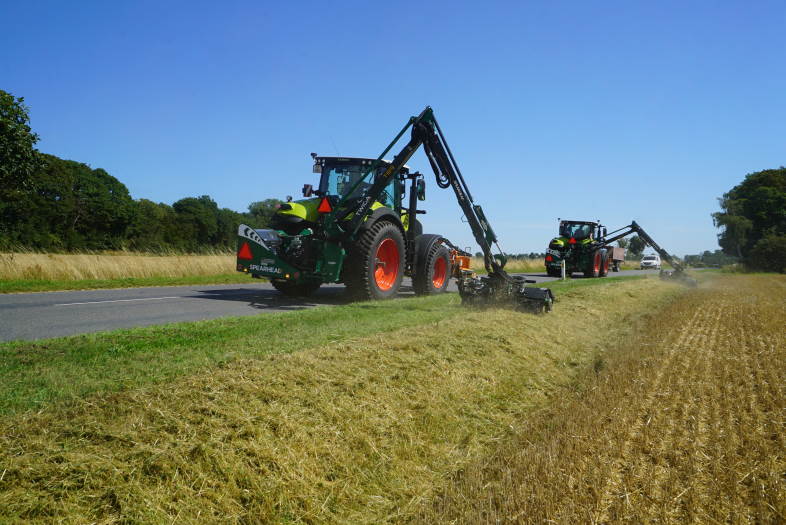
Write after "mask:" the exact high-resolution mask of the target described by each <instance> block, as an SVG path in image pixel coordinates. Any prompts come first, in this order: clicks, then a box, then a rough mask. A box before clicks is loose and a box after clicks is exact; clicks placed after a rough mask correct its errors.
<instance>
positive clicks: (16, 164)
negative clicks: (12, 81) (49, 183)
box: [0, 90, 41, 190]
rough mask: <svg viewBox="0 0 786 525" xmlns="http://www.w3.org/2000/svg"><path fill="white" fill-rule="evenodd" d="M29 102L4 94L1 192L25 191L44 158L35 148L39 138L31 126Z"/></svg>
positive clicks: (1, 106) (0, 124) (0, 131)
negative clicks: (3, 190) (26, 104)
mask: <svg viewBox="0 0 786 525" xmlns="http://www.w3.org/2000/svg"><path fill="white" fill-rule="evenodd" d="M24 101H25V99H24V98H22V97H19V98H16V97H14V96H13V95H12V94H10V93H8V92H6V91H3V90H0V188H3V189H6V190H7V189H9V188H13V189H17V190H18V189H22V188H26V187H29V186H30V185H31V184H32V182H33V174H34V173H35V172H36V171H37V170H38V169H39V168H40V167H41V158H40V156H39V154H38V151H37V150H36V149H35V148H33V146H34V145H35V143H36V142H38V135H36V134H35V133H33V131H32V130H31V128H30V125H29V124H28V122H29V120H30V117H29V116H28V108H27V106H25V104H24Z"/></svg>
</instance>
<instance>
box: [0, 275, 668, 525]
mask: <svg viewBox="0 0 786 525" xmlns="http://www.w3.org/2000/svg"><path fill="white" fill-rule="evenodd" d="M678 293H682V291H681V289H680V288H678V287H675V286H674V285H670V284H667V283H661V282H659V281H657V280H654V279H648V280H636V281H627V282H621V283H617V284H616V285H615V286H596V287H582V288H576V289H573V290H571V291H569V292H565V293H563V294H562V295H561V297H560V302H559V304H558V308H556V309H555V312H554V313H553V314H552V315H549V316H541V317H536V316H532V315H526V314H520V313H516V312H513V311H510V310H488V311H472V310H467V311H466V313H463V315H462V316H460V317H451V318H450V319H446V320H443V321H439V322H435V323H430V324H428V325H424V326H420V327H417V328H413V327H411V328H408V329H402V330H398V331H395V332H388V333H384V334H368V335H367V336H365V337H362V338H354V339H350V340H337V341H335V342H334V343H332V344H325V345H322V346H320V347H319V348H308V341H306V340H304V341H303V346H304V349H303V350H302V351H300V352H296V353H293V354H287V355H271V356H269V357H266V358H261V359H259V360H239V361H234V362H231V363H229V364H225V365H223V366H220V367H215V368H212V369H210V370H208V371H205V372H200V373H198V374H195V375H193V376H191V377H185V378H181V379H178V380H176V381H173V382H171V383H169V384H165V385H156V386H149V387H145V388H141V389H137V390H133V391H128V392H124V393H115V394H102V395H96V396H93V397H90V398H88V399H85V400H82V401H79V400H77V401H74V402H73V403H72V404H70V405H67V406H57V407H50V408H48V409H43V410H40V411H35V412H28V413H23V414H17V415H13V416H9V417H8V418H6V419H5V420H3V421H0V465H2V468H3V469H4V473H3V475H2V476H0V521H2V520H3V518H6V519H8V520H14V519H16V520H20V521H22V520H40V521H58V520H62V521H66V522H68V521H75V522H92V521H95V522H103V523H111V522H145V523H163V522H172V521H179V522H185V523H211V522H212V523H265V522H267V523H282V522H287V523H326V522H329V523H353V524H354V523H384V522H388V523H399V522H402V521H405V520H407V519H409V518H411V517H412V516H413V515H415V514H416V513H417V511H418V509H419V508H420V507H421V505H423V504H424V502H428V501H429V500H430V499H431V498H432V497H433V495H434V493H435V491H437V490H438V488H439V487H440V486H442V485H443V484H444V482H445V480H446V479H449V478H450V476H452V475H454V474H455V473H456V472H459V471H462V470H465V469H466V468H467V467H468V465H474V464H475V463H474V462H476V461H480V460H481V458H484V457H488V456H489V454H491V453H492V452H493V451H494V450H495V449H496V448H497V447H498V446H499V444H500V443H502V442H505V441H506V440H508V439H509V437H510V436H511V435H513V434H514V433H515V432H516V429H517V428H518V427H519V425H520V421H521V420H522V419H523V418H524V417H526V415H527V414H530V413H531V412H532V411H533V410H534V409H537V408H539V407H544V406H547V405H548V403H549V402H550V400H551V396H552V395H553V393H554V392H555V390H556V389H557V388H558V387H559V385H565V384H568V383H570V382H571V381H573V380H574V378H575V377H576V375H577V373H578V371H580V370H581V369H583V368H584V367H585V366H587V365H588V364H590V363H591V362H592V361H593V360H594V359H595V358H596V356H597V355H598V354H599V353H600V352H602V351H603V349H604V348H607V347H609V346H610V345H611V344H612V343H613V342H614V341H617V340H620V339H624V338H626V337H628V336H629V335H630V334H631V333H632V332H633V331H634V330H635V329H636V327H637V326H639V324H640V323H641V320H642V319H643V318H644V317H646V315H648V313H647V312H649V311H650V310H657V309H658V308H660V307H662V306H663V305H664V304H666V303H667V302H668V301H670V300H671V299H672V298H673V297H674V295H675V294H678ZM454 301H458V298H454ZM401 304H402V306H405V303H404V302H403V301H402V303H401ZM435 307H436V308H439V307H440V306H435ZM441 307H444V306H441ZM140 344H141V343H140Z"/></svg>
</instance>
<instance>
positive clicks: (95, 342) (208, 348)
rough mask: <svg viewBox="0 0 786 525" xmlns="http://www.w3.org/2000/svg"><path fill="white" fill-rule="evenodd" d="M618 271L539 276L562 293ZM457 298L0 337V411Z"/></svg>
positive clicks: (327, 338) (452, 306) (325, 340)
mask: <svg viewBox="0 0 786 525" xmlns="http://www.w3.org/2000/svg"><path fill="white" fill-rule="evenodd" d="M634 278H638V277H634ZM625 279H626V278H610V279H605V280H600V279H587V280H570V281H565V282H550V283H546V284H547V285H548V286H549V287H550V288H552V289H553V290H555V292H556V293H557V294H563V295H564V294H565V293H568V292H569V291H570V290H574V289H580V288H585V287H587V286H598V285H603V284H608V283H611V282H614V281H619V280H625ZM628 279H631V278H628ZM558 300H559V296H558ZM459 302H460V300H459V298H458V296H457V294H446V295H443V296H437V297H425V298H410V299H402V300H397V301H382V302H368V303H353V304H349V305H343V306H331V307H318V308H313V309H308V310H301V311H297V312H286V313H280V314H264V315H259V316H256V317H228V318H222V319H215V320H210V321H199V322H192V323H174V324H167V325H158V326H151V327H142V328H133V329H127V330H116V331H111V332H101V333H95V334H86V335H79V336H71V337H62V338H54V339H46V340H43V341H16V342H10V343H0V414H4V413H9V412H14V411H19V410H26V409H31V408H36V407H39V406H42V405H44V404H47V403H50V402H55V401H63V400H69V399H75V398H79V397H83V396H85V395H89V394H91V393H95V392H104V391H119V390H126V389H130V388H136V387H138V386H140V385H145V384H148V383H157V382H162V381H170V380H172V379H174V378H176V377H178V376H180V375H183V374H188V373H192V372H194V371H196V370H197V369H199V368H202V367H207V366H211V365H217V364H225V363H227V362H230V361H232V360H235V359H238V358H255V357H261V356H264V355H268V354H272V353H289V352H294V351H297V350H302V349H304V348H313V347H318V346H320V345H323V344H329V343H331V342H335V341H340V340H344V339H347V338H352V337H358V336H363V335H366V334H369V333H381V332H388V331H392V330H398V329H401V328H406V327H414V326H418V325H421V324H428V323H433V322H436V321H439V320H442V319H446V318H448V317H452V316H456V315H461V314H463V313H465V312H466V310H464V309H462V308H461V307H460V304H459Z"/></svg>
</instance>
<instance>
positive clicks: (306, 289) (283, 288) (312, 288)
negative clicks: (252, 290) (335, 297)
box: [270, 279, 322, 297]
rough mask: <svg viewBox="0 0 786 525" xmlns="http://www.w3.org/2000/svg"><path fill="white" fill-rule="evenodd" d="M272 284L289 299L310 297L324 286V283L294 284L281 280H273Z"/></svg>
mask: <svg viewBox="0 0 786 525" xmlns="http://www.w3.org/2000/svg"><path fill="white" fill-rule="evenodd" d="M270 284H272V285H273V288H275V289H276V290H278V291H279V292H281V293H282V294H284V295H286V296H287V297H308V296H309V295H311V294H313V293H314V292H316V291H317V290H318V289H319V287H320V286H322V283H294V282H292V281H284V280H279V279H271V280H270Z"/></svg>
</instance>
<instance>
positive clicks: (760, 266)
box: [748, 234, 786, 273]
mask: <svg viewBox="0 0 786 525" xmlns="http://www.w3.org/2000/svg"><path fill="white" fill-rule="evenodd" d="M748 266H750V267H752V268H755V269H757V270H764V271H765V272H780V273H786V235H772V234H770V235H767V236H765V237H763V238H761V239H759V240H758V241H756V244H754V245H753V248H751V250H750V252H749V254H748Z"/></svg>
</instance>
